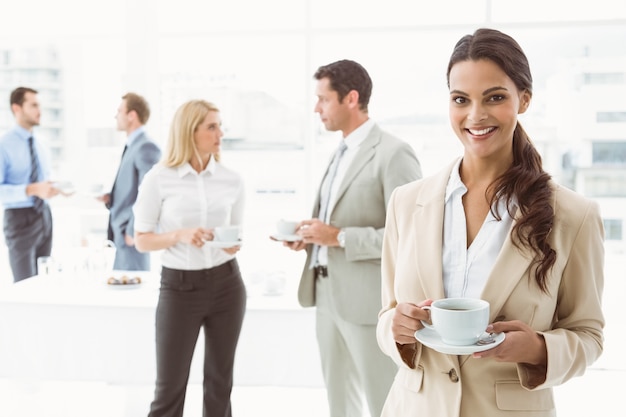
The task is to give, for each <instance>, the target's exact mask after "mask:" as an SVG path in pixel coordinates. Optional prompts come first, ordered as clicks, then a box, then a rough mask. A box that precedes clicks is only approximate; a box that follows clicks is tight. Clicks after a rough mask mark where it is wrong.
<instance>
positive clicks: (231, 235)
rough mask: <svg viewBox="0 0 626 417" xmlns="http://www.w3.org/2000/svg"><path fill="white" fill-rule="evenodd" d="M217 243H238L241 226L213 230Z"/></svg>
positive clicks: (221, 227)
mask: <svg viewBox="0 0 626 417" xmlns="http://www.w3.org/2000/svg"><path fill="white" fill-rule="evenodd" d="M213 236H214V239H215V240H216V241H220V242H236V241H238V240H239V226H220V227H216V228H215V229H213Z"/></svg>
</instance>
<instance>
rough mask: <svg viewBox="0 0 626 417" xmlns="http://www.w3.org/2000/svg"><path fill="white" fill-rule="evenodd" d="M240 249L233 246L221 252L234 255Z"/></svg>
mask: <svg viewBox="0 0 626 417" xmlns="http://www.w3.org/2000/svg"><path fill="white" fill-rule="evenodd" d="M240 249H241V246H233V247H232V248H223V249H222V250H223V251H224V252H226V253H227V254H229V255H234V254H236V253H237V252H239V250H240Z"/></svg>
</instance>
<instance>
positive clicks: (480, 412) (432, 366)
mask: <svg viewBox="0 0 626 417" xmlns="http://www.w3.org/2000/svg"><path fill="white" fill-rule="evenodd" d="M452 166H453V164H451V165H450V166H449V167H448V168H446V169H444V170H443V171H442V172H440V173H438V174H437V175H435V176H432V177H429V178H426V179H424V180H421V181H417V182H414V183H412V184H408V185H406V186H403V187H400V188H398V189H397V190H396V191H395V192H394V194H393V196H392V198H391V201H390V203H389V208H388V214H387V227H386V230H385V236H384V242H383V255H382V280H383V288H382V300H383V309H382V311H381V312H380V317H379V322H378V326H377V338H378V343H379V345H380V347H381V349H382V350H383V351H384V352H385V353H386V354H387V355H389V356H390V357H391V358H392V359H393V360H394V361H395V362H396V363H397V364H398V365H399V371H398V374H397V375H396V379H395V381H394V383H393V386H392V388H391V390H390V392H389V395H388V397H387V401H386V404H385V408H384V412H383V416H393V417H397V416H412V415H422V416H437V417H477V416H480V417H492V416H507V417H511V416H533V417H544V416H554V415H556V414H555V413H556V411H555V409H554V400H553V394H552V387H554V386H557V385H560V384H562V383H563V382H565V381H567V380H568V379H570V378H572V377H574V376H578V375H582V374H583V373H584V372H585V369H586V367H587V366H588V365H590V364H591V363H593V362H594V361H595V360H596V359H597V358H598V356H599V355H600V354H601V352H602V347H603V333H602V329H603V327H604V317H603V314H602V307H601V296H602V289H603V285H604V276H603V264H604V248H603V240H604V229H603V226H602V220H601V218H600V214H599V209H598V206H597V204H596V203H594V202H592V201H590V200H587V199H585V198H583V197H581V196H579V195H577V194H576V193H574V192H572V191H571V190H568V189H566V188H564V187H560V186H558V185H556V184H552V186H553V191H554V199H553V207H554V210H555V222H554V227H553V230H552V232H551V234H550V245H551V246H552V248H554V249H555V250H556V253H557V260H556V263H555V265H554V266H553V268H552V270H551V271H550V273H549V277H548V290H549V293H548V294H545V293H542V292H541V291H540V290H539V289H538V288H537V286H536V285H535V282H534V276H532V272H531V271H532V268H531V263H532V260H533V255H532V254H530V253H529V252H528V251H525V252H521V251H520V250H518V249H517V248H515V246H513V244H512V243H511V241H510V237H509V239H507V241H506V242H505V244H504V246H503V248H502V251H501V253H500V255H499V256H498V259H497V261H496V263H495V265H494V267H493V270H492V272H491V274H490V275H489V277H488V280H487V283H486V286H485V288H484V290H483V293H482V298H483V299H485V300H487V301H489V303H490V304H491V310H490V314H491V317H490V320H491V321H492V322H493V321H496V320H514V319H517V320H522V321H523V322H525V323H527V324H528V325H530V326H531V327H532V328H533V329H535V330H536V331H537V332H539V333H541V334H542V335H543V336H544V338H545V341H546V346H547V350H548V367H547V373H545V372H543V371H541V370H538V369H534V368H533V367H531V366H527V365H524V364H512V363H505V362H497V361H495V360H492V359H474V358H472V357H471V356H457V355H445V354H441V353H437V352H435V351H434V350H431V349H429V348H427V347H425V346H423V345H421V344H419V343H417V342H416V343H415V344H411V345H402V346H398V345H396V343H395V341H394V340H393V335H392V333H391V320H392V317H393V314H394V307H395V306H396V305H397V304H398V303H401V302H409V303H418V302H421V301H423V300H425V299H428V298H431V299H439V298H443V297H444V289H443V278H442V277H443V274H442V265H441V259H442V229H443V215H444V195H445V188H446V184H447V181H448V177H449V176H450V171H451V169H452ZM531 276H532V277H531ZM544 378H545V381H544ZM537 381H543V382H537Z"/></svg>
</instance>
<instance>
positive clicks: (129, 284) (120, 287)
mask: <svg viewBox="0 0 626 417" xmlns="http://www.w3.org/2000/svg"><path fill="white" fill-rule="evenodd" d="M138 272H139V271H130V273H124V274H120V273H116V274H113V275H112V276H111V277H110V278H107V279H106V281H105V282H104V284H105V285H106V286H107V288H111V289H114V290H132V289H135V288H139V287H141V286H142V284H143V283H144V282H145V277H142V276H140V275H141V274H140V273H138ZM124 276H126V277H127V278H130V279H134V278H135V277H136V278H139V279H140V280H141V282H135V281H133V282H127V283H126V284H122V283H121V281H118V283H117V284H110V283H109V280H110V279H111V278H116V279H118V280H120V279H121V278H122V277H124Z"/></svg>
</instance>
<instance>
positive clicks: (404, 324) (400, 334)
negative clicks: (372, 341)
mask: <svg viewBox="0 0 626 417" xmlns="http://www.w3.org/2000/svg"><path fill="white" fill-rule="evenodd" d="M432 302H433V301H432V300H424V301H422V302H421V303H419V304H417V305H415V304H413V303H400V304H398V305H397V306H396V309H395V313H394V315H393V318H392V320H391V332H392V333H393V339H394V340H395V341H396V343H399V344H401V345H406V344H409V343H415V332H416V331H418V330H420V329H422V328H423V327H424V326H422V323H420V320H426V321H428V320H429V319H430V314H429V313H428V311H427V310H423V309H422V307H424V306H429V305H430V304H431V303H432Z"/></svg>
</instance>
